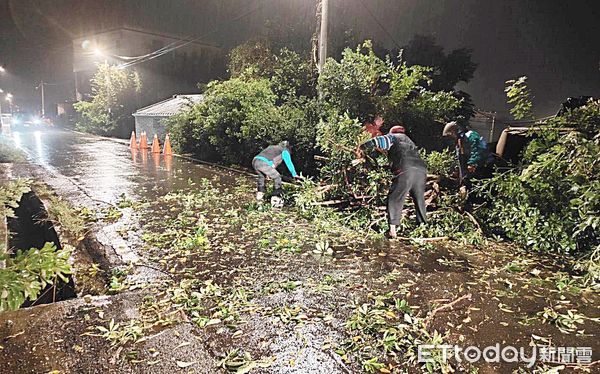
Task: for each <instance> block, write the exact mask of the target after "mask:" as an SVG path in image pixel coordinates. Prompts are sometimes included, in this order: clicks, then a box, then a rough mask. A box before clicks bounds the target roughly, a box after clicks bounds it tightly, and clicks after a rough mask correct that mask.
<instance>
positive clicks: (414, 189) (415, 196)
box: [387, 168, 427, 225]
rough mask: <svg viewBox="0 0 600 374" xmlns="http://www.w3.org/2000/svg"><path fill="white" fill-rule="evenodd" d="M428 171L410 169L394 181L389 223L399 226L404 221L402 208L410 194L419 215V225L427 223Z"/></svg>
mask: <svg viewBox="0 0 600 374" xmlns="http://www.w3.org/2000/svg"><path fill="white" fill-rule="evenodd" d="M426 179H427V171H426V170H424V169H421V168H408V169H406V170H404V171H402V172H401V173H400V174H398V175H397V176H396V177H394V179H393V180H392V186H391V187H390V193H389V194H388V209H387V211H388V223H389V224H390V225H399V224H400V220H401V219H402V208H404V200H406V194H407V193H410V197H411V198H412V201H413V203H414V204H415V211H416V215H417V224H420V223H425V222H426V221H427V218H426V214H425V211H426V208H425V182H426Z"/></svg>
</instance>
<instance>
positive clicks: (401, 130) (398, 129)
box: [389, 126, 405, 134]
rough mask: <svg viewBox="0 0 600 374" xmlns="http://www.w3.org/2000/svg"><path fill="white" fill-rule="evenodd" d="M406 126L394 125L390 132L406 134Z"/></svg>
mask: <svg viewBox="0 0 600 374" xmlns="http://www.w3.org/2000/svg"><path fill="white" fill-rule="evenodd" d="M404 133H405V130H404V126H394V127H392V128H391V129H390V132H389V134H404Z"/></svg>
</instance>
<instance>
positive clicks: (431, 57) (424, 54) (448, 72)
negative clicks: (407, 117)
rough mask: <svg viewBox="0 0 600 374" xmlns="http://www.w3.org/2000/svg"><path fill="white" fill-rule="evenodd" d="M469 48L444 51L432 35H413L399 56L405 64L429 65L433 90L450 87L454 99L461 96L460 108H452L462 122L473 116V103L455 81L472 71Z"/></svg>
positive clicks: (467, 78)
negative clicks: (458, 88) (457, 87)
mask: <svg viewBox="0 0 600 374" xmlns="http://www.w3.org/2000/svg"><path fill="white" fill-rule="evenodd" d="M472 54H473V51H472V50H471V49H469V48H459V49H454V50H452V51H450V52H448V53H446V52H445V51H444V48H443V47H442V46H441V45H439V44H437V42H436V40H435V37H433V36H430V35H415V36H414V37H413V39H412V40H411V41H410V42H408V44H407V45H405V46H404V47H403V50H402V56H401V57H402V60H403V61H405V62H406V64H407V65H408V66H414V65H420V66H430V67H432V68H433V70H432V72H431V74H430V78H431V83H430V84H429V85H428V88H429V89H430V90H432V91H434V92H439V91H454V95H455V97H456V98H458V99H462V100H463V102H462V105H461V107H460V108H458V109H457V110H455V111H454V113H453V115H452V116H453V117H454V118H449V119H458V120H459V122H462V123H463V124H466V123H467V122H468V120H469V118H471V117H472V116H473V113H474V105H473V102H472V100H471V95H470V94H469V93H467V92H465V91H462V90H456V91H455V87H456V85H457V84H458V83H461V82H462V83H468V82H469V81H470V80H471V79H472V78H473V75H474V74H475V70H476V69H477V64H476V63H475V62H473V60H472Z"/></svg>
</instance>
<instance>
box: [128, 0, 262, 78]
mask: <svg viewBox="0 0 600 374" xmlns="http://www.w3.org/2000/svg"><path fill="white" fill-rule="evenodd" d="M264 4H265V0H262V3H261V4H260V5H258V6H257V7H256V8H254V9H252V10H250V11H248V12H246V13H243V14H241V15H239V16H237V17H235V18H233V19H232V20H230V21H229V22H236V21H239V20H241V19H242V18H245V17H248V16H250V15H252V14H254V13H256V12H257V11H259V10H260V9H261V8H262V7H263V6H264ZM223 24H225V23H223ZM217 31H219V28H216V29H214V30H212V31H209V32H207V33H206V34H204V35H201V36H198V37H196V38H193V39H190V40H187V41H185V42H183V43H181V44H179V45H175V46H173V47H170V48H166V47H167V46H165V47H162V48H159V49H157V50H156V51H154V52H151V53H149V54H147V55H145V56H143V57H141V58H139V59H137V60H134V61H132V62H126V63H124V64H121V65H119V67H120V68H127V67H130V66H134V65H137V64H141V63H143V62H146V61H150V60H153V59H155V58H158V57H160V56H163V55H165V54H167V53H170V52H172V51H174V50H176V49H179V48H182V47H185V46H186V45H189V44H191V43H194V42H196V41H198V40H201V39H203V38H205V37H207V36H208V35H211V34H214V33H215V32H217ZM171 44H173V43H171ZM165 48H166V49H165Z"/></svg>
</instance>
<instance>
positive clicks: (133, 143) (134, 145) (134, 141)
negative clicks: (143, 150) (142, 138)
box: [129, 131, 138, 149]
mask: <svg viewBox="0 0 600 374" xmlns="http://www.w3.org/2000/svg"><path fill="white" fill-rule="evenodd" d="M137 147H138V144H137V139H136V138H135V131H132V132H131V139H129V148H131V149H137Z"/></svg>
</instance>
